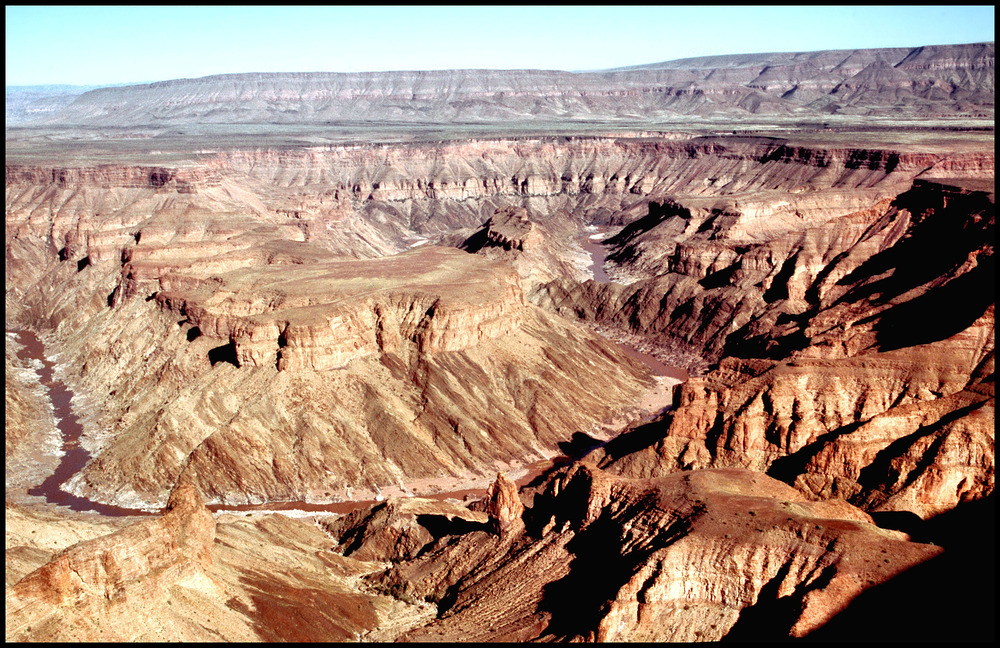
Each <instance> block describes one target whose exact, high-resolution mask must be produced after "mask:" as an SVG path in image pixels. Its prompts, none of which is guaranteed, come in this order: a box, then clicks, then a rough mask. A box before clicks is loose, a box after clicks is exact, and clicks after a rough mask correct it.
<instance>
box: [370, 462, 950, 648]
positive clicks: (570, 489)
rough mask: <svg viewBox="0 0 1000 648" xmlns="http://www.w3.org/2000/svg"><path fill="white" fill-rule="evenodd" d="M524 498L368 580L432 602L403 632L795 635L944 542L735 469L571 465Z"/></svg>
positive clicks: (499, 636) (686, 637)
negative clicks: (516, 511) (638, 474)
mask: <svg viewBox="0 0 1000 648" xmlns="http://www.w3.org/2000/svg"><path fill="white" fill-rule="evenodd" d="M522 498H524V499H529V500H531V501H532V506H531V507H530V508H528V509H526V510H525V511H524V512H523V514H522V516H523V520H522V519H521V517H522V516H519V520H518V521H519V522H522V521H523V524H522V525H521V526H519V527H513V529H514V530H513V531H511V532H509V533H507V534H500V535H491V534H490V533H489V532H488V531H484V530H470V531H467V532H465V533H458V534H454V535H451V536H446V537H445V538H442V539H441V540H440V541H438V542H437V543H435V544H434V545H432V546H430V547H429V548H427V549H425V550H424V551H423V552H422V554H421V555H420V556H419V557H416V558H414V559H411V560H404V561H401V562H400V563H399V564H397V565H395V566H393V567H392V568H390V569H389V570H387V571H386V572H385V573H384V574H382V575H376V576H373V577H371V580H373V581H375V582H377V583H379V584H381V585H382V586H384V587H390V588H392V587H395V588H398V589H403V590H404V591H405V592H407V593H408V594H410V595H412V596H418V597H419V596H426V597H429V598H430V599H431V600H439V601H440V609H441V611H440V612H439V616H438V619H436V620H434V621H432V622H430V623H428V624H427V625H426V626H424V627H422V628H418V629H415V630H413V631H411V632H410V633H408V634H407V635H405V638H406V639H409V640H431V639H433V640H443V641H448V640H452V641H455V640H465V641H469V640H479V641H489V640H494V641H496V640H500V641H526V640H533V639H547V640H572V639H577V640H579V639H583V640H587V639H589V640H596V641H616V640H617V641H699V640H701V641H713V640H715V641H717V640H720V639H723V638H732V639H737V638H745V637H748V636H753V637H758V638H759V637H762V636H766V637H768V638H774V639H779V638H782V637H784V638H786V639H787V638H788V637H789V636H792V637H802V636H805V635H807V634H809V633H810V632H811V631H813V630H815V629H816V628H818V627H820V626H822V625H823V624H824V623H826V622H827V621H828V620H830V619H831V618H833V617H834V616H835V615H836V614H837V613H838V612H840V611H841V610H842V609H843V608H844V607H845V606H846V605H847V604H848V602H849V601H850V600H851V599H853V598H854V597H855V596H857V594H859V593H860V592H862V591H864V590H866V589H870V588H873V587H877V586H878V585H879V584H880V583H884V582H885V581H887V580H889V579H891V578H892V577H893V576H895V575H897V574H898V573H900V572H901V571H903V570H905V569H906V568H907V567H910V566H913V565H915V564H917V563H920V562H922V561H925V560H927V559H930V558H932V557H934V556H936V555H938V554H939V553H940V552H941V549H940V548H939V547H934V546H931V545H921V544H916V543H912V542H908V541H907V540H908V539H907V537H906V536H905V535H903V534H901V533H899V532H893V531H885V530H883V529H879V528H878V527H876V526H874V525H873V524H872V523H871V519H870V518H869V517H868V516H867V515H865V514H864V513H863V512H861V511H860V510H858V509H856V508H854V507H852V506H850V505H848V504H846V503H844V502H842V501H836V500H832V501H828V502H809V501H807V500H805V499H804V498H803V497H802V495H801V494H799V493H797V492H796V491H795V490H793V489H791V488H789V487H788V486H786V485H784V484H781V483H780V482H777V481H775V480H773V479H770V478H768V477H764V476H761V475H756V476H755V475H754V474H753V473H750V472H747V471H742V470H705V471H693V472H687V473H684V474H674V475H669V476H666V477H663V478H659V479H645V480H633V479H623V478H621V477H616V476H613V475H610V474H608V473H605V472H603V471H601V470H599V469H596V468H594V467H593V466H589V465H587V464H581V465H576V466H573V467H571V468H566V469H562V470H560V471H557V472H555V473H553V474H552V475H551V476H550V477H549V478H548V479H547V480H546V481H545V483H543V484H541V485H539V486H538V487H536V488H534V489H530V490H527V491H524V492H522ZM445 565H447V569H445V568H444V566H445ZM779 609H780V610H781V611H783V613H777V612H778V611H779ZM765 619H766V621H765ZM765 627H766V629H765Z"/></svg>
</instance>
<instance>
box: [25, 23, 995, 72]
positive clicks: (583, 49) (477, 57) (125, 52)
mask: <svg viewBox="0 0 1000 648" xmlns="http://www.w3.org/2000/svg"><path fill="white" fill-rule="evenodd" d="M5 13H6V55H7V56H6V85H35V84H62V83H65V84H75V85H95V84H105V83H106V84H111V83H125V82H141V81H160V80H165V79H176V78H183V77H200V76H207V75H210V74H223V73H232V72H362V71H381V70H440V69H448V68H494V69H516V68H535V69H557V70H587V69H603V68H611V67H620V66H626V65H641V64H643V63H655V62H658V61H666V60H670V59H676V58H685V57H689V56H706V55H711V54H741V53H754V52H802V51H813V50H822V49H854V48H868V47H916V46H919V45H940V44H954V43H972V42H982V41H992V40H993V39H994V27H993V25H994V8H993V6H992V5H991V6H962V7H952V6H913V7H905V6H888V7H839V6H819V7H817V6H807V7H785V6H765V7H747V6H735V7H706V6H699V7H675V6H666V7H655V6H614V7H608V6H579V7H577V6H572V5H559V6H543V7H534V6H498V7H482V6H472V7H463V6H387V7H371V6H364V7H343V6H341V7H313V6H306V7H256V6H250V7H245V6H243V7H241V6H225V7H193V6H181V7H177V6H159V7H148V6H143V7H80V6H66V7H37V6H33V7H16V6H15V7H10V6H8V7H6V9H5Z"/></svg>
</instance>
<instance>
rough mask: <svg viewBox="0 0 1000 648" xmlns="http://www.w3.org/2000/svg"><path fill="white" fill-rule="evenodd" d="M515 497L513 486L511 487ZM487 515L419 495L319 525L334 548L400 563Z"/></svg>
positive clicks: (479, 523)
mask: <svg viewBox="0 0 1000 648" xmlns="http://www.w3.org/2000/svg"><path fill="white" fill-rule="evenodd" d="M514 493H515V496H516V494H517V489H516V488H515V489H514ZM486 521H487V514H486V513H482V512H478V511H470V510H469V509H468V508H466V507H465V506H462V505H460V504H454V503H451V502H447V501H444V502H440V501H436V500H431V499H425V498H421V497H411V498H391V499H389V500H387V501H385V502H381V503H379V504H376V505H374V506H372V507H370V508H365V509H358V510H356V511H354V512H353V513H349V514H347V515H345V516H343V517H341V518H337V519H334V520H328V519H324V520H321V521H320V522H319V524H320V526H322V527H323V529H324V530H325V531H326V532H327V533H329V534H330V535H331V536H333V537H334V538H336V539H337V542H338V550H339V552H340V553H342V554H343V555H344V556H350V557H351V558H355V559H357V560H369V561H391V562H401V561H403V560H410V559H411V558H416V557H417V556H418V555H419V554H420V553H421V551H423V550H424V548H425V547H426V546H427V545H429V544H430V543H432V542H434V541H435V540H437V539H438V538H439V537H441V536H443V535H447V533H448V532H449V531H450V532H451V533H455V532H459V531H461V530H471V529H475V528H476V527H479V526H482V525H483V524H484V523H486Z"/></svg>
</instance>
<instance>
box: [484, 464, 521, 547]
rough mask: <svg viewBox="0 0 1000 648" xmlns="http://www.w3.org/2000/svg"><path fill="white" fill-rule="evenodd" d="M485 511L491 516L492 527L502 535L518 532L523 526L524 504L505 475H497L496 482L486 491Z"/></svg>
mask: <svg viewBox="0 0 1000 648" xmlns="http://www.w3.org/2000/svg"><path fill="white" fill-rule="evenodd" d="M483 510H484V511H485V512H486V515H488V516H489V519H490V526H491V527H492V528H493V530H494V531H495V532H496V533H499V534H501V535H504V534H508V533H511V532H512V531H516V530H517V529H518V528H519V527H520V526H521V525H522V522H521V514H522V513H524V504H522V503H521V499H520V497H519V496H518V494H517V486H515V485H514V482H512V481H511V480H510V479H508V478H507V476H506V475H504V474H503V473H497V478H496V480H495V481H494V482H493V483H492V484H490V487H489V488H488V489H487V490H486V503H485V505H484V509H483Z"/></svg>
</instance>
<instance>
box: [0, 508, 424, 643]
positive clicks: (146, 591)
mask: <svg viewBox="0 0 1000 648" xmlns="http://www.w3.org/2000/svg"><path fill="white" fill-rule="evenodd" d="M175 503H178V504H179V506H175V507H174V508H173V509H172V510H171V511H169V512H167V513H166V514H165V516H164V517H162V518H159V519H158V520H146V521H144V522H142V523H140V524H136V518H108V517H105V516H100V515H87V514H83V515H79V514H73V513H70V512H67V511H65V510H64V509H60V508H58V507H53V508H51V509H37V508H36V507H31V508H28V507H17V506H13V505H10V504H8V506H7V511H6V531H7V533H6V551H7V580H8V590H7V608H6V624H5V625H6V637H7V639H8V641H18V640H41V641H59V642H80V641H85V642H146V641H150V642H152V641H232V642H235V641H239V642H260V641H265V642H274V641H357V640H358V639H360V638H362V637H365V636H367V637H369V638H371V639H379V638H381V639H382V640H390V639H392V638H393V637H394V636H395V635H397V634H399V633H401V632H404V631H406V630H408V629H410V628H411V627H413V626H414V625H417V624H420V623H422V622H423V621H424V620H426V619H427V617H429V616H433V613H434V607H433V606H432V605H430V604H426V603H423V604H411V603H406V602H403V601H400V600H397V599H395V598H392V597H390V596H387V595H379V594H373V593H370V592H367V591H362V590H361V588H359V587H358V586H357V585H356V583H357V580H358V578H359V577H360V576H362V575H364V574H367V573H369V572H371V571H372V569H373V568H374V567H375V565H373V564H372V563H365V562H362V561H359V560H355V559H353V558H345V557H343V556H340V555H338V554H337V553H334V552H333V551H331V549H333V548H334V542H333V540H331V539H330V537H329V536H328V535H327V534H325V533H324V532H323V531H322V530H321V529H320V528H319V527H318V526H317V525H316V524H314V523H313V521H311V520H301V519H294V518H290V517H286V516H282V515H240V516H239V517H238V518H237V517H235V516H232V515H220V516H218V519H217V521H215V522H213V521H212V517H211V516H210V515H208V514H207V512H205V510H204V508H201V509H200V511H201V513H200V514H198V513H196V514H195V517H200V516H205V515H207V516H208V522H209V523H210V524H211V528H212V530H213V533H212V535H214V541H212V542H210V543H208V545H207V546H206V545H202V544H192V543H191V542H187V541H186V540H185V537H184V535H183V533H184V531H183V529H184V528H187V531H188V532H190V533H193V534H194V535H195V536H197V537H199V538H200V539H207V538H208V536H207V535H206V534H205V533H203V531H205V530H207V527H204V528H202V527H203V524H202V523H201V522H193V521H192V524H190V525H187V527H185V525H184V524H183V523H182V524H181V525H180V526H179V527H178V526H177V525H176V524H175V522H177V521H178V520H176V519H175V518H176V516H177V515H178V514H180V513H181V512H182V509H184V508H186V506H187V504H183V503H179V502H176V500H175ZM123 527H124V528H123ZM116 528H117V529H119V531H118V532H116V533H113V534H112V535H107V534H108V533H110V532H113V531H115V529H116ZM196 528H202V531H196ZM174 531H179V532H181V533H180V535H176V534H174ZM75 541H77V542H76V544H75V546H73V547H72V548H69V549H68V550H67V551H64V552H62V553H58V554H57V555H56V556H53V555H52V553H53V550H54V549H57V548H60V547H66V545H68V544H72V543H73V542H75ZM126 544H128V545H130V546H131V548H130V549H129V551H128V552H127V553H126V552H125V545H126ZM206 549H207V550H208V554H207V557H206V554H205V553H204V551H205V550H206ZM164 552H166V554H164ZM185 552H189V553H185ZM46 556H47V557H46ZM59 556H67V557H68V559H69V562H68V566H69V567H70V571H69V573H68V575H67V574H65V572H64V570H63V567H64V566H65V565H63V567H60V566H59V565H60V564H61V563H59V562H58V558H59ZM171 556H173V558H171ZM40 557H46V558H45V559H43V561H42V562H43V565H41V566H39V565H36V567H41V569H42V570H44V571H41V572H39V573H38V574H36V575H34V576H30V578H31V579H32V580H28V577H29V575H28V574H19V573H18V571H19V570H20V569H22V568H23V566H26V565H30V564H31V563H32V562H35V561H37V560H38V559H39V558H40ZM50 561H52V562H51V563H50ZM146 567H149V570H148V571H147V570H146ZM74 569H76V570H78V571H73V570H74ZM32 571H33V570H32ZM42 574H44V575H45V576H44V578H41V577H40V576H41V575H42ZM61 574H62V575H61ZM64 576H67V577H68V582H69V586H68V587H60V585H59V584H60V583H62V582H64V581H65V580H66V579H65V578H64ZM19 581H20V582H19ZM21 583H23V584H21ZM74 583H75V584H76V587H74V585H73V584H74ZM81 588H82V589H81ZM74 592H75V593H74ZM109 595H110V598H109ZM59 596H63V597H69V598H64V601H63V603H62V604H57V603H55V602H54V601H55V600H56V599H57V598H58V597H59ZM290 617H294V618H295V619H297V620H298V621H299V622H298V623H289V622H288V619H289V618H290ZM370 633H374V634H370Z"/></svg>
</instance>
